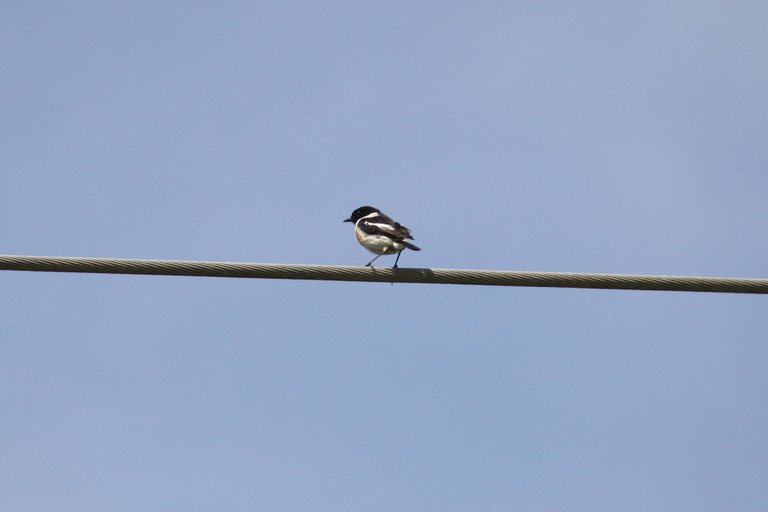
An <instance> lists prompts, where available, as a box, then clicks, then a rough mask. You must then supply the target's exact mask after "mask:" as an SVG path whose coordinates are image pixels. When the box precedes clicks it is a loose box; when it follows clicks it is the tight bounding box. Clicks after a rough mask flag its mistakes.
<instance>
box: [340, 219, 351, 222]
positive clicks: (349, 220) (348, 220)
mask: <svg viewBox="0 0 768 512" xmlns="http://www.w3.org/2000/svg"><path fill="white" fill-rule="evenodd" d="M342 222H352V219H344V220H343V221H342Z"/></svg>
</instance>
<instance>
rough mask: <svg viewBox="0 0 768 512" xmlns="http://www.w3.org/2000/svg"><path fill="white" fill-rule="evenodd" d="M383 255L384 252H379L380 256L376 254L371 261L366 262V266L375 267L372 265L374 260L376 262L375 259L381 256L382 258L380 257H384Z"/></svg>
mask: <svg viewBox="0 0 768 512" xmlns="http://www.w3.org/2000/svg"><path fill="white" fill-rule="evenodd" d="M382 256H384V253H381V254H379V255H378V256H376V257H375V258H373V259H372V260H371V261H369V262H368V263H366V264H365V266H366V267H371V268H373V267H372V266H371V265H372V264H373V262H374V261H376V260H377V259H379V258H380V257H382Z"/></svg>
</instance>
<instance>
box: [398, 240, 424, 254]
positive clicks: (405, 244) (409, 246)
mask: <svg viewBox="0 0 768 512" xmlns="http://www.w3.org/2000/svg"><path fill="white" fill-rule="evenodd" d="M397 243H399V244H401V245H404V246H406V247H407V248H409V249H410V250H412V251H420V250H421V248H420V247H416V246H415V245H413V244H412V243H411V242H406V241H405V240H398V241H397Z"/></svg>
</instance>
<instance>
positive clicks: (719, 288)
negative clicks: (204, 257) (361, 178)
mask: <svg viewBox="0 0 768 512" xmlns="http://www.w3.org/2000/svg"><path fill="white" fill-rule="evenodd" d="M0 270H19V271H31V272H85V273H96V274H138V275H162V276H200V277H239V278H256V279H305V280H320V281H366V282H378V283H430V284H472V285H491V286H530V287H549V288H599V289H612V290H658V291H687V292H718V293H759V294H768V279H755V278H733V277H730V278H729V277H695V276H653V275H650V276H649V275H623V274H582V273H565V272H515V271H506V270H461V269H430V268H398V269H395V270H393V269H389V268H376V269H371V268H368V267H346V266H336V265H288V264H278V263H230V262H213V261H179V260H143V259H142V260H137V259H114V258H71V257H48V256H10V255H0Z"/></svg>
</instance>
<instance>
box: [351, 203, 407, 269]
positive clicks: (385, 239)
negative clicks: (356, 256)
mask: <svg viewBox="0 0 768 512" xmlns="http://www.w3.org/2000/svg"><path fill="white" fill-rule="evenodd" d="M344 222H353V223H354V224H355V238H357V241H358V242H360V245H362V246H363V247H365V248H366V249H368V250H369V251H371V252H372V253H374V254H375V255H376V257H375V258H373V259H372V260H371V261H369V262H368V263H366V264H365V266H366V267H371V268H373V262H374V261H376V260H377V259H379V257H380V256H384V255H386V254H397V258H396V259H395V265H394V266H393V267H392V268H397V262H398V261H400V253H401V252H403V250H404V249H405V248H406V247H407V248H408V249H411V250H412V251H420V250H421V249H420V248H419V247H416V246H415V245H413V244H412V243H411V242H408V241H407V240H413V237H412V236H411V230H410V229H408V228H407V227H405V226H403V225H402V224H400V223H399V222H395V221H394V220H392V219H391V218H390V217H388V216H386V215H384V214H383V213H381V210H379V209H378V208H374V207H373V206H361V207H360V208H358V209H356V210H355V211H353V212H352V215H350V216H349V218H348V219H344Z"/></svg>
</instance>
